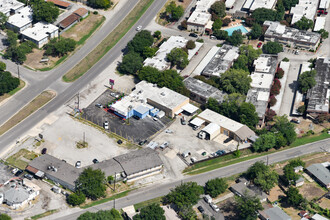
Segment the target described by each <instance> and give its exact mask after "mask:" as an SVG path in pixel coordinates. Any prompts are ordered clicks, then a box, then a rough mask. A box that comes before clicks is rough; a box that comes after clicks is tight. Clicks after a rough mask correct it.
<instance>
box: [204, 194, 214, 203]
mask: <svg viewBox="0 0 330 220" xmlns="http://www.w3.org/2000/svg"><path fill="white" fill-rule="evenodd" d="M204 201H205V202H207V203H208V204H211V203H212V198H211V196H210V195H205V196H204Z"/></svg>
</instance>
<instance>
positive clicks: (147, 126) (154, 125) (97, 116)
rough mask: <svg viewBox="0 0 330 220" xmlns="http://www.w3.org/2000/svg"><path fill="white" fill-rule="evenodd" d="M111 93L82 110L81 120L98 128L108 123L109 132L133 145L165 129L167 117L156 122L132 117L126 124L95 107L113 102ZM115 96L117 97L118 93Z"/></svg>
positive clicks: (106, 92)
mask: <svg viewBox="0 0 330 220" xmlns="http://www.w3.org/2000/svg"><path fill="white" fill-rule="evenodd" d="M111 93H113V92H112V91H111V90H106V91H105V92H104V93H103V94H102V95H100V96H99V97H98V98H97V99H96V100H94V102H92V103H91V104H90V105H89V106H88V107H87V108H85V109H83V113H84V114H83V118H84V119H86V120H88V121H91V122H93V123H94V124H97V125H99V126H103V124H104V122H105V121H108V123H109V131H111V132H113V133H116V134H117V135H119V136H121V137H123V138H126V139H128V140H130V141H132V142H134V143H139V142H140V141H143V140H147V139H149V138H150V137H151V136H153V135H154V134H156V133H157V132H158V131H160V130H161V129H163V128H165V126H166V125H167V124H168V123H169V122H170V121H171V120H170V119H169V118H167V117H163V118H161V119H158V120H157V121H155V120H154V119H153V118H152V117H145V118H144V119H140V120H137V119H135V118H133V117H132V118H130V119H129V120H128V121H127V122H126V121H124V120H122V119H121V118H120V117H118V116H116V115H115V114H114V113H112V112H110V111H107V109H105V108H99V107H97V106H96V104H101V105H102V106H103V107H106V106H107V105H108V103H110V102H112V101H114V100H115V98H114V97H113V96H111ZM116 94H117V95H119V94H118V93H116Z"/></svg>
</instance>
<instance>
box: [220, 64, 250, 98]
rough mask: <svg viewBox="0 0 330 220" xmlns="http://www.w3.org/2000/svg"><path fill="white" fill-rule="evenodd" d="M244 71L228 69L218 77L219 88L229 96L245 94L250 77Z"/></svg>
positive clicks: (248, 87)
mask: <svg viewBox="0 0 330 220" xmlns="http://www.w3.org/2000/svg"><path fill="white" fill-rule="evenodd" d="M249 75H250V74H249V73H248V72H246V71H244V70H239V69H229V70H228V71H226V72H224V73H223V74H221V76H220V86H219V87H220V88H221V89H222V90H223V91H225V92H227V93H229V94H231V93H240V94H247V92H248V90H249V89H250V83H251V81H252V80H251V77H250V76H249Z"/></svg>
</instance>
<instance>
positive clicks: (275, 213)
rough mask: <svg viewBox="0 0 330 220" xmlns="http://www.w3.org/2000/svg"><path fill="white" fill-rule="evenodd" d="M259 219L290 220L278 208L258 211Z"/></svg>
mask: <svg viewBox="0 0 330 220" xmlns="http://www.w3.org/2000/svg"><path fill="white" fill-rule="evenodd" d="M259 218H260V219H261V220H291V217H290V216H288V214H286V213H285V212H284V211H283V210H282V209H281V208H280V207H278V206H275V207H273V208H269V209H266V210H264V211H259Z"/></svg>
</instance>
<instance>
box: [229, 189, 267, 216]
mask: <svg viewBox="0 0 330 220" xmlns="http://www.w3.org/2000/svg"><path fill="white" fill-rule="evenodd" d="M235 201H236V203H237V209H238V211H239V212H238V215H239V217H240V218H241V219H246V220H252V219H257V212H258V210H263V207H262V205H261V203H260V200H259V198H257V197H252V196H249V195H247V194H245V195H243V196H242V197H240V196H235Z"/></svg>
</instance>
